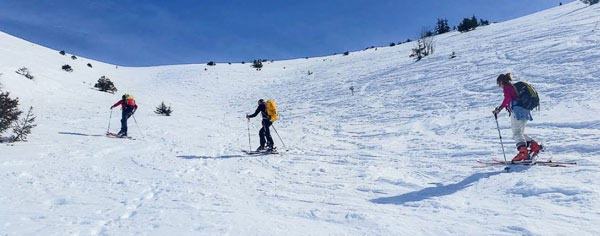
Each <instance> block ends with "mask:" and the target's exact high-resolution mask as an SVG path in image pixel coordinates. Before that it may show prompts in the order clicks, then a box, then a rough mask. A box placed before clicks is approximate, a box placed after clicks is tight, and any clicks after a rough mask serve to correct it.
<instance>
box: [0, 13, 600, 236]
mask: <svg viewBox="0 0 600 236" xmlns="http://www.w3.org/2000/svg"><path fill="white" fill-rule="evenodd" d="M599 11H600V5H595V6H589V7H588V6H585V5H584V4H582V3H580V2H579V1H576V2H573V3H569V4H565V5H563V6H560V7H556V8H553V9H549V10H546V11H542V12H539V13H536V14H533V15H530V16H526V17H522V18H519V19H514V20H511V21H507V22H502V23H497V24H493V25H490V26H485V27H480V28H478V29H477V30H475V31H472V32H468V33H462V34H461V33H457V32H451V33H447V34H443V35H440V36H436V37H435V41H436V46H437V47H436V52H435V54H434V55H432V56H429V57H426V58H425V59H423V60H421V61H419V62H414V61H413V60H412V59H410V58H409V57H408V55H409V54H410V51H411V50H410V49H411V48H412V47H413V46H414V45H413V44H412V43H409V44H402V45H399V46H395V47H384V48H378V49H377V50H374V49H370V50H366V51H360V52H352V53H350V55H348V56H342V55H336V56H328V57H319V58H309V59H297V60H289V61H276V62H273V63H270V62H268V63H265V66H264V68H263V69H262V70H261V71H256V70H254V69H252V68H250V66H249V64H239V63H238V64H232V65H228V64H225V63H220V64H217V65H216V66H213V67H208V66H205V65H178V66H161V67H148V68H127V67H116V66H114V65H109V64H105V63H102V62H97V61H93V60H89V59H85V58H78V59H77V60H72V59H70V57H69V56H62V55H60V54H58V52H57V51H55V50H51V49H48V48H44V47H41V46H38V45H34V44H31V43H29V42H25V41H23V40H20V39H17V38H15V37H12V36H9V35H6V34H4V33H0V73H2V75H0V83H1V84H2V87H3V88H2V89H3V90H4V91H10V92H11V95H12V96H13V97H14V96H17V97H19V100H20V102H21V107H22V108H23V109H25V108H26V107H28V106H33V107H34V112H35V114H36V115H37V124H38V126H37V127H36V128H35V129H34V130H33V134H31V135H30V137H29V141H28V142H23V143H15V144H14V145H12V144H11V145H6V144H3V145H1V146H0V178H1V179H2V181H0V192H1V193H2V194H1V195H0V235H284V234H285V235H482V234H483V235H599V234H600V227H599V226H598V224H599V223H600V195H599V193H600V187H599V185H598V179H600V171H599V165H600V160H598V157H600V146H599V145H598V143H599V142H600V118H599V117H598V114H600V67H598V62H599V61H600V50H598V44H599V42H600V29H595V27H596V25H597V24H598V22H599V21H600V14H598V12H599ZM452 52H456V55H457V57H456V58H454V59H450V58H449V56H450V54H451V53H452ZM88 62H91V63H92V65H93V68H88V67H87V66H86V64H87V63H88ZM63 64H69V65H71V66H72V67H73V68H74V71H73V72H72V73H67V72H64V71H62V70H60V67H61V66H62V65H63ZM24 66H25V67H27V68H29V69H30V71H31V73H32V74H33V75H34V76H35V79H34V80H27V79H25V78H24V77H22V76H21V75H18V74H16V73H14V71H15V70H17V69H18V68H21V67H24ZM205 68H206V70H205ZM308 71H310V72H312V74H311V75H309V73H308ZM506 72H512V73H513V74H514V76H515V78H516V79H517V80H524V81H528V82H531V83H532V84H533V85H534V86H535V87H536V88H537V90H538V92H539V94H540V96H541V100H542V103H541V111H539V112H534V113H533V116H534V121H532V122H530V123H529V125H528V128H527V132H528V133H529V134H530V135H531V136H533V137H534V138H535V139H537V140H539V141H542V142H543V143H545V144H546V145H547V146H548V151H547V152H546V153H544V154H543V155H542V156H541V158H543V159H548V158H552V159H553V160H560V161H575V162H577V163H578V165H577V166H575V167H570V168H551V167H541V166H533V167H515V168H513V169H512V171H511V172H508V173H507V172H504V171H502V168H500V167H484V168H481V166H478V165H477V163H476V162H475V161H476V160H477V159H492V158H500V159H502V158H503V157H502V151H501V147H500V144H499V140H498V133H497V130H496V124H495V121H494V119H493V116H492V115H491V110H492V109H493V108H494V107H495V106H497V105H499V104H500V102H501V100H502V91H501V89H499V88H498V87H496V85H495V79H496V76H497V75H498V74H500V73H506ZM102 75H105V76H107V77H109V78H110V79H111V80H112V81H113V82H114V83H115V85H116V87H117V88H118V89H119V91H118V92H117V93H116V94H108V93H102V92H98V91H96V90H94V89H93V84H94V83H95V82H96V81H97V79H98V78H99V77H100V76H102ZM350 86H354V88H355V94H354V96H352V95H351V91H350V90H349V87H350ZM122 93H131V94H133V95H134V96H135V97H136V100H137V103H138V104H139V106H140V110H139V111H138V112H137V113H136V116H135V118H136V120H137V122H138V124H139V130H138V126H136V123H135V121H134V120H133V119H130V120H129V124H130V131H129V133H130V135H132V136H134V137H136V138H137V139H136V140H123V139H115V138H107V137H105V136H104V133H105V132H106V129H107V126H108V123H109V122H108V121H109V117H110V116H111V113H110V110H109V109H108V108H109V107H110V106H111V105H112V104H113V103H115V102H116V101H117V100H118V99H119V98H120V95H121V94H122ZM259 98H274V99H275V100H276V101H277V103H278V108H279V110H280V121H277V122H276V123H275V127H276V128H277V131H278V132H279V134H280V135H281V137H282V138H283V141H284V142H285V144H286V145H287V147H288V148H289V149H290V150H289V151H288V152H282V154H280V155H271V156H251V157H249V156H245V155H244V154H243V153H242V152H241V149H248V148H249V147H248V125H249V127H250V132H251V141H252V148H256V146H258V141H257V138H258V137H257V136H258V135H257V133H258V129H259V128H260V127H259V120H258V119H256V118H255V119H253V120H251V122H250V123H247V122H246V119H245V118H244V116H245V114H246V113H251V112H253V111H254V109H255V108H256V100H258V99H259ZM162 101H165V103H166V104H171V105H172V107H173V110H174V113H173V116H171V117H164V116H158V115H156V114H154V113H153V111H154V108H155V107H156V106H157V105H159V104H160V102H162ZM119 119H120V112H119V111H118V110H115V112H114V113H113V114H112V119H111V120H110V121H111V130H112V131H117V130H118V127H119ZM499 122H500V127H501V131H502V134H503V137H504V140H505V148H506V150H507V155H508V158H511V157H512V156H513V155H514V153H515V150H514V142H512V139H511V132H510V122H509V118H508V115H507V113H502V114H501V115H500V116H499ZM272 133H273V135H274V139H275V142H276V145H277V146H278V147H279V149H280V150H283V149H285V148H284V146H283V144H282V143H281V141H280V139H279V138H278V137H277V135H276V134H275V132H273V130H272Z"/></svg>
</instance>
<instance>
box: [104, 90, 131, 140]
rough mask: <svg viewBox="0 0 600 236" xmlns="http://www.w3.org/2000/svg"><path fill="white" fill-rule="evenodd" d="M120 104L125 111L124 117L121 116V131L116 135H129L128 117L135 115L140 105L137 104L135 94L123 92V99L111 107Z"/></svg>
mask: <svg viewBox="0 0 600 236" xmlns="http://www.w3.org/2000/svg"><path fill="white" fill-rule="evenodd" d="M119 105H121V110H122V111H123V112H122V117H121V131H119V133H118V134H116V135H114V136H117V137H127V119H129V117H131V116H132V115H133V113H135V111H137V109H138V105H137V104H135V99H134V98H133V96H131V95H129V94H123V96H122V97H121V100H119V101H118V102H117V103H115V104H114V105H112V106H111V107H110V109H113V108H115V107H117V106H119ZM111 114H112V112H111ZM109 127H110V124H109ZM107 134H109V135H110V134H111V133H107Z"/></svg>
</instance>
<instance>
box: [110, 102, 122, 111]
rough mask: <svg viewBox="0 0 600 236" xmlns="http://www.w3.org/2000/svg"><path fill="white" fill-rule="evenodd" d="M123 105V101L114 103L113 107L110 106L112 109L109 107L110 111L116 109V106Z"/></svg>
mask: <svg viewBox="0 0 600 236" xmlns="http://www.w3.org/2000/svg"><path fill="white" fill-rule="evenodd" d="M121 104H123V100H119V101H118V102H117V103H115V105H112V107H110V109H113V108H115V107H117V106H118V105H121Z"/></svg>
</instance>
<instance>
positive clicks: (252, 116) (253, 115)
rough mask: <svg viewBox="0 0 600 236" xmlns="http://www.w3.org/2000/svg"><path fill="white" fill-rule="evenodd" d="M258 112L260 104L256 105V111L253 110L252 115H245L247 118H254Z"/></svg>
mask: <svg viewBox="0 0 600 236" xmlns="http://www.w3.org/2000/svg"><path fill="white" fill-rule="evenodd" d="M259 112H260V106H258V107H257V108H256V111H254V114H252V115H247V116H246V117H248V118H254V117H256V116H257V115H258V113H259Z"/></svg>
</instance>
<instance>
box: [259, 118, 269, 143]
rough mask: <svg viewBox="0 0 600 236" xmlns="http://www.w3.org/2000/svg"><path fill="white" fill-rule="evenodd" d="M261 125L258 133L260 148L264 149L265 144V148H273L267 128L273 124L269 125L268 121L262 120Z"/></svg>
mask: <svg viewBox="0 0 600 236" xmlns="http://www.w3.org/2000/svg"><path fill="white" fill-rule="evenodd" d="M262 124H263V127H262V128H261V129H260V131H259V132H258V136H259V137H260V146H261V147H264V146H265V143H267V146H269V147H273V138H272V137H271V131H270V130H269V127H270V126H271V125H272V124H273V123H271V121H269V120H262ZM265 138H266V140H265Z"/></svg>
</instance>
